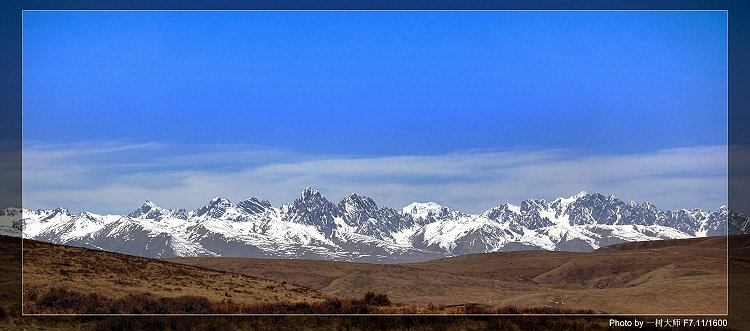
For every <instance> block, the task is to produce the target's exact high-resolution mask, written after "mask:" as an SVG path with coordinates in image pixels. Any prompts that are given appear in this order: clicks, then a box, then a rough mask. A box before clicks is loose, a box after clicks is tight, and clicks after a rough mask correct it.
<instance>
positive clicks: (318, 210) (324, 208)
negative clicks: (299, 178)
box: [285, 187, 339, 229]
mask: <svg viewBox="0 0 750 331" xmlns="http://www.w3.org/2000/svg"><path fill="white" fill-rule="evenodd" d="M338 216H339V212H338V208H336V206H335V205H334V204H333V203H331V202H330V201H328V200H327V199H326V198H325V197H323V195H322V194H320V192H318V191H316V190H314V189H312V188H309V187H308V188H306V189H305V190H304V191H302V195H300V197H299V198H297V199H296V200H294V204H292V205H291V206H290V207H289V210H288V211H287V216H286V217H285V220H288V221H290V222H293V223H300V224H308V225H313V226H317V227H322V228H329V229H335V228H336V227H337V225H336V221H335V218H336V217H338Z"/></svg>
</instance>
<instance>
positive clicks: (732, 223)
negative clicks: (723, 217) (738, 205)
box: [727, 210, 750, 234]
mask: <svg viewBox="0 0 750 331" xmlns="http://www.w3.org/2000/svg"><path fill="white" fill-rule="evenodd" d="M727 217H728V218H729V222H727V223H728V224H727V225H728V229H727V231H728V232H729V234H743V233H750V217H748V216H745V215H743V214H740V213H736V212H734V211H733V210H729V211H728V212H727Z"/></svg>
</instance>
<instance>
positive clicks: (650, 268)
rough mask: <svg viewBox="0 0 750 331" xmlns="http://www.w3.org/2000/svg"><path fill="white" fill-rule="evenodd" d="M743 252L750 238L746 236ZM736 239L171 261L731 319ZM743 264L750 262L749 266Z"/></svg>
mask: <svg viewBox="0 0 750 331" xmlns="http://www.w3.org/2000/svg"><path fill="white" fill-rule="evenodd" d="M741 238H742V240H741V241H742V243H741V244H740V245H741V246H743V248H746V247H748V246H750V236H742V237H741ZM726 247H727V239H726V237H707V238H695V239H681V240H663V241H652V242H635V243H627V244H618V245H613V246H609V247H604V248H600V249H598V250H596V251H594V252H590V253H575V252H551V251H538V250H535V251H519V252H503V253H483V254H470V255H463V256H458V257H452V258H446V259H439V260H434V261H429V262H422V263H412V264H390V265H389V264H367V263H350V262H335V261H316V260H280V259H252V258H212V257H199V258H167V259H164V260H166V261H171V262H177V263H183V264H189V265H194V266H200V267H203V268H208V269H215V270H223V271H230V272H234V273H239V274H244V275H250V276H254V277H259V278H266V279H271V280H274V281H278V282H288V283H292V284H297V285H301V286H305V287H309V288H312V289H316V290H321V291H323V292H325V293H330V294H334V295H337V296H342V297H358V296H360V295H361V294H362V293H364V292H365V291H367V290H372V291H375V292H376V293H385V294H387V295H388V297H389V298H391V299H392V300H393V301H394V302H400V303H410V304H418V305H429V304H434V305H439V304H440V305H453V304H464V303H469V302H476V303H479V304H482V305H488V306H493V307H500V306H506V305H514V306H518V307H544V306H552V307H561V308H562V307H564V308H572V309H592V310H594V311H595V312H606V313H614V314H646V313H648V314H725V313H727V260H728V259H727V249H726ZM744 263H747V261H745V262H744Z"/></svg>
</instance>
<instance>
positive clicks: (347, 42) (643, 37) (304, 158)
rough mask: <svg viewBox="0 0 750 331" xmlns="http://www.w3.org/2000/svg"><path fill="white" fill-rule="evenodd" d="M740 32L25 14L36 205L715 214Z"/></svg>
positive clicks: (426, 16) (440, 17)
mask: <svg viewBox="0 0 750 331" xmlns="http://www.w3.org/2000/svg"><path fill="white" fill-rule="evenodd" d="M726 26H727V18H726V12H723V11H702V12H691V11H658V12H652V11H634V12H620V11H601V12H577V11H551V12H538V11H485V12H477V11H467V12H457V11H436V12H426V11H396V12H393V11H391V12H388V11H359V12H358V11H215V12H206V11H79V12H76V11H26V12H24V14H23V29H24V30H23V88H24V90H23V121H24V122H23V130H24V131H23V136H24V152H25V153H24V206H25V207H30V208H48V207H55V206H58V205H62V206H67V207H69V208H71V209H80V210H84V209H85V210H92V211H97V212H123V211H128V210H130V209H134V208H135V207H136V206H137V205H138V204H139V203H140V202H141V201H143V200H145V199H151V200H153V201H155V202H156V203H157V204H161V205H165V207H171V208H178V207H180V208H196V207H199V206H200V205H202V204H203V203H204V202H205V201H207V200H208V199H210V198H211V197H213V196H217V195H221V196H228V197H229V198H230V199H232V200H233V201H236V200H240V199H244V198H248V197H250V196H257V197H259V198H268V199H269V200H271V202H272V203H274V204H275V205H278V204H280V203H282V202H291V201H292V200H293V199H294V198H295V197H296V196H297V195H298V194H299V192H300V191H301V190H302V189H303V188H304V187H305V186H313V187H316V188H318V189H319V190H320V191H322V192H323V193H324V195H326V196H328V197H329V198H330V199H331V200H337V199H339V198H341V197H343V196H344V195H346V194H348V193H351V192H352V191H356V192H358V193H361V194H364V195H369V196H372V197H373V198H375V199H376V201H378V202H380V203H381V204H383V205H388V206H392V207H396V208H399V207H401V206H403V205H405V204H407V203H409V202H411V201H415V200H417V201H420V200H421V201H427V200H430V201H436V202H439V203H443V204H446V205H449V206H451V207H454V208H457V209H461V210H465V211H469V212H481V211H483V210H484V209H487V208H489V207H492V206H493V205H497V204H500V203H504V202H513V203H518V202H519V201H520V199H525V198H529V197H534V198H547V199H552V198H554V197H557V196H568V195H572V194H575V193H577V192H578V191H580V190H587V191H597V192H602V193H612V194H616V195H618V196H620V197H622V198H623V199H626V200H629V199H632V200H636V201H639V202H642V201H646V200H648V201H651V202H653V203H655V204H656V205H657V207H662V208H692V207H702V208H716V207H718V206H719V205H722V204H726V143H727V140H726V136H727V129H726V125H727V122H726V117H727V112H726V106H727V100H726V94H727V80H726V79H727V69H726V68H727V67H726V65H727V55H726V54H727V48H726V42H727V40H726V36H727V31H726ZM675 160H680V162H675ZM592 165H598V166H600V167H603V168H604V169H599V170H597V169H596V168H593V167H592ZM625 166H627V167H629V168H624V167H625ZM655 167H656V168H658V169H655ZM312 169H315V170H312ZM332 169H335V170H336V172H334V171H331V170H332ZM362 169H367V171H362ZM581 171H584V172H583V173H581ZM552 174H555V176H553V175H552ZM112 200H116V202H112ZM381 201H382V202H381Z"/></svg>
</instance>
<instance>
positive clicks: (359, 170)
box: [23, 143, 727, 214]
mask: <svg viewBox="0 0 750 331" xmlns="http://www.w3.org/2000/svg"><path fill="white" fill-rule="evenodd" d="M308 186H310V187H314V188H316V189H318V190H319V191H321V192H322V193H323V194H324V195H326V197H328V198H329V199H330V200H331V201H338V200H339V199H340V198H342V197H344V196H346V195H348V194H350V193H352V192H356V193H358V194H361V195H366V196H370V197H372V198H373V199H375V201H378V203H382V204H384V205H386V206H389V207H393V208H401V207H403V206H404V205H406V204H408V203H410V202H413V201H434V202H437V203H440V204H442V205H445V206H449V207H451V208H454V209H457V210H461V211H464V212H470V213H481V212H483V211H484V210H486V209H488V208H491V207H493V206H496V205H499V204H502V203H506V202H510V203H515V204H518V203H519V202H520V201H522V200H525V199H527V198H544V199H547V200H550V199H554V198H556V197H559V196H564V197H567V196H570V195H573V194H575V193H577V192H579V191H581V190H586V191H589V192H600V193H606V194H615V195H617V196H618V197H620V198H622V199H623V200H625V201H628V200H635V201H637V202H644V201H649V202H651V203H653V204H654V205H656V206H657V207H659V208H661V209H679V208H704V209H708V210H713V209H716V208H718V207H719V206H721V205H726V204H727V147H726V146H699V147H686V148H675V149H665V150H658V151H654V152H649V153H641V154H623V155H578V154H577V153H576V152H575V151H570V150H537V151H510V152H495V151H466V152H457V153H450V154H442V155H402V156H379V157H349V156H347V157H342V156H320V155H307V154H303V153H295V152H294V151H289V150H284V149H272V148H263V147H258V146H250V145H205V146H176V145H169V144H159V143H146V144H122V143H97V144H88V143H87V144H83V143H81V144H66V145H42V144H34V143H25V144H24V152H23V200H24V203H23V204H24V206H23V207H25V208H32V209H35V208H54V207H58V206H64V207H66V208H69V209H71V211H81V210H86V211H92V212H97V213H103V214H104V213H126V212H129V211H131V210H133V209H135V208H136V207H137V206H138V205H139V204H140V203H142V202H143V201H144V200H146V199H149V200H151V201H154V202H156V203H157V204H158V205H160V206H163V207H166V208H187V209H191V208H197V207H200V206H202V205H205V204H206V202H207V201H208V200H209V199H210V198H212V197H216V196H222V197H227V198H229V199H230V200H231V201H233V202H237V201H240V200H244V199H246V198H249V197H252V196H255V197H258V198H262V199H268V200H269V201H271V203H273V204H274V205H276V206H278V205H280V204H281V203H291V202H292V201H294V199H295V198H297V197H298V196H299V193H300V192H301V191H302V189H304V188H305V187H308Z"/></svg>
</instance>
